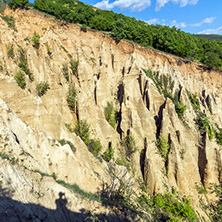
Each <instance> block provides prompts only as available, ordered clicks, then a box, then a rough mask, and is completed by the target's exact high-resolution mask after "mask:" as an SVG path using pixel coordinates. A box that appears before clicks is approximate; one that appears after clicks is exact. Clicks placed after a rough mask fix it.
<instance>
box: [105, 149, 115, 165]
mask: <svg viewBox="0 0 222 222" xmlns="http://www.w3.org/2000/svg"><path fill="white" fill-rule="evenodd" d="M113 157H114V148H112V147H111V146H109V147H108V149H107V150H106V151H105V152H104V154H103V159H104V160H105V161H106V162H109V161H110V160H111V159H113Z"/></svg>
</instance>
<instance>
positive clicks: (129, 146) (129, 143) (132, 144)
mask: <svg viewBox="0 0 222 222" xmlns="http://www.w3.org/2000/svg"><path fill="white" fill-rule="evenodd" d="M121 145H122V146H123V147H124V149H125V155H126V157H127V158H128V160H129V159H130V158H131V156H132V154H133V153H135V152H136V151H137V147H136V141H135V139H134V137H133V135H132V133H129V134H128V135H127V136H126V137H125V138H124V139H123V140H122V141H121Z"/></svg>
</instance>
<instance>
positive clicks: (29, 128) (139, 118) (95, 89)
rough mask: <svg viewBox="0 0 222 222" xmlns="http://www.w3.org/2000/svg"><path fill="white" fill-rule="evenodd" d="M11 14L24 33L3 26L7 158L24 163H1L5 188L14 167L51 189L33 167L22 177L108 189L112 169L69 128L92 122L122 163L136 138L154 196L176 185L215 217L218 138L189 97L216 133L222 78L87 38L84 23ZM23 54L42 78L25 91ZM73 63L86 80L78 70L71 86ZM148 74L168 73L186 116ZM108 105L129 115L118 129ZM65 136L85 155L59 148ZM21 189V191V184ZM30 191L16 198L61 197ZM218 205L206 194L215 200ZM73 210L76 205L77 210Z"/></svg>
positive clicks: (99, 37)
mask: <svg viewBox="0 0 222 222" xmlns="http://www.w3.org/2000/svg"><path fill="white" fill-rule="evenodd" d="M5 15H13V17H14V19H15V27H16V29H17V30H18V31H17V32H15V31H14V30H12V29H10V28H9V27H8V25H7V23H6V22H5V21H3V20H2V19H0V27H1V29H0V40H1V41H0V61H1V64H2V71H1V72H0V98H1V99H2V100H3V101H4V102H5V103H6V104H7V107H9V109H10V110H9V109H8V108H7V107H6V104H5V103H4V102H3V101H1V103H0V111H1V112H0V113H1V114H0V117H1V122H0V124H1V128H0V129H1V134H0V135H1V138H2V142H1V144H2V146H1V152H5V153H9V154H10V155H11V156H12V157H15V159H18V161H17V163H15V165H12V166H11V163H10V161H6V160H1V162H2V164H1V175H2V181H3V183H4V187H5V189H6V188H7V186H9V185H7V183H6V182H5V181H7V178H8V177H7V175H6V174H8V175H11V173H10V172H9V171H10V170H13V172H14V173H15V171H17V172H19V174H21V175H22V178H23V180H27V181H29V180H32V178H36V179H35V180H36V182H35V183H37V184H40V185H39V186H43V185H44V183H45V181H43V182H42V181H41V180H40V179H39V178H38V177H39V175H38V174H36V173H34V172H32V173H31V174H28V175H27V174H26V172H25V169H22V170H21V169H20V168H21V165H22V166H25V167H26V168H27V170H32V171H33V170H39V171H41V172H44V173H46V174H49V175H52V174H53V173H54V174H55V175H56V176H57V178H58V179H61V180H64V181H65V182H67V183H76V184H78V185H79V186H80V187H81V188H82V189H84V190H87V191H91V192H97V191H98V189H99V190H101V189H102V183H103V182H104V181H105V182H108V181H109V176H108V175H107V172H106V168H107V163H106V162H105V161H103V162H102V163H101V162H100V161H99V160H97V159H96V158H95V157H94V156H93V155H92V154H91V153H90V152H89V151H88V149H87V147H86V145H85V144H84V143H83V141H82V140H81V139H80V138H79V137H78V136H77V135H75V133H70V132H69V130H68V129H67V128H66V127H65V123H68V124H71V125H72V126H73V127H74V126H75V124H76V121H77V119H80V120H87V122H88V123H89V125H90V130H91V136H92V137H93V138H98V139H100V141H101V143H102V145H103V150H102V151H101V153H103V152H104V151H105V150H106V149H107V147H108V144H112V147H114V148H115V157H114V159H117V158H118V157H119V156H120V155H121V153H123V148H122V146H121V139H123V138H125V136H126V135H127V132H130V133H131V134H132V135H133V136H134V137H135V140H136V146H137V150H136V152H135V153H133V155H132V156H131V165H132V168H133V169H134V170H135V172H136V173H135V175H136V176H135V178H136V177H139V178H140V179H141V180H144V182H145V184H146V186H147V187H148V191H149V192H150V193H151V194H156V193H159V192H164V191H165V189H166V187H168V188H176V189H177V190H179V191H180V192H182V193H183V194H185V195H187V196H190V197H191V199H192V200H193V206H194V208H195V209H196V210H197V212H198V214H200V215H201V216H203V217H205V218H207V215H206V214H205V213H204V212H203V211H202V209H201V208H200V204H199V197H198V191H197V189H196V186H197V185H198V186H202V185H203V186H204V187H208V186H209V185H210V184H211V183H216V184H220V183H221V182H222V152H221V146H219V145H218V144H217V143H216V139H211V140H210V139H209V136H208V134H207V133H205V134H203V135H202V136H201V135H200V132H199V130H198V127H197V124H196V121H195V119H196V118H197V115H198V114H197V111H196V110H195V108H194V107H193V106H192V104H191V101H190V100H189V97H188V93H187V92H189V93H190V94H191V95H192V94H193V95H194V94H195V93H197V95H198V96H197V98H198V106H199V108H200V109H199V110H200V111H201V112H203V113H206V115H207V116H208V117H209V120H210V121H211V124H212V126H213V125H215V126H217V127H218V129H219V128H222V101H221V98H222V73H221V71H214V70H209V69H208V68H207V67H205V66H203V65H201V64H199V63H197V62H189V61H186V60H183V59H180V58H177V57H174V56H172V55H167V54H164V53H161V52H158V51H155V50H152V49H146V48H142V47H140V46H136V45H134V44H132V43H129V42H127V41H123V40H121V41H120V42H119V43H118V44H116V42H115V41H114V40H113V39H112V38H111V37H110V36H108V35H105V34H103V33H100V32H96V31H93V30H87V32H83V31H81V29H80V27H79V26H77V25H74V24H67V23H64V22H61V21H57V20H55V19H54V18H51V17H47V16H44V15H41V14H39V13H37V12H34V11H30V10H28V11H26V10H16V11H15V12H14V11H10V10H9V9H7V10H6V11H5ZM34 32H36V33H38V34H39V35H40V47H39V49H38V50H37V49H35V48H34V47H33V46H32V42H31V39H32V36H33V33H34ZM12 43H13V46H14V52H15V57H14V58H13V59H12V58H8V56H7V46H8V45H9V44H12ZM46 43H47V44H48V46H49V47H50V48H51V52H52V54H51V55H49V54H48V52H47V46H46ZM19 47H22V48H23V49H24V50H25V51H26V53H27V61H28V67H29V68H30V70H31V72H32V73H33V75H34V81H30V80H29V79H28V77H26V88H25V89H21V88H20V87H19V86H18V85H17V83H16V81H15V80H14V77H13V76H14V75H15V74H16V73H17V72H18V71H19V70H20V68H19V66H18V58H19V55H18V50H19ZM71 59H72V60H74V61H79V65H78V74H77V75H72V74H71V73H70V80H69V82H68V81H67V80H66V78H65V77H64V75H63V73H62V67H63V64H64V63H69V61H70V60H71ZM144 70H151V71H153V72H157V71H158V72H159V75H160V76H166V78H167V79H168V81H169V79H170V82H171V83H172V86H171V90H172V92H173V93H174V92H176V91H177V90H178V92H179V101H180V102H182V103H183V104H185V105H187V107H188V108H187V110H186V112H185V114H184V116H183V118H182V119H181V118H179V117H178V114H177V113H176V110H175V105H174V104H173V102H172V100H171V99H169V98H167V99H165V98H164V96H163V95H162V94H161V93H160V92H159V91H158V89H157V87H156V85H155V83H154V81H153V80H152V79H151V78H149V76H147V75H146V74H145V72H144ZM69 72H70V71H69ZM41 81H47V82H48V83H49V86H50V89H49V90H48V91H47V93H46V94H45V95H43V96H42V97H39V96H38V95H37V92H36V84H37V83H39V82H41ZM71 83H72V84H74V85H75V87H76V89H77V92H78V93H77V106H76V111H75V112H73V111H70V109H69V107H68V104H67V101H66V95H67V91H68V88H69V85H70V84H71ZM108 102H109V103H111V104H113V105H114V107H115V109H116V110H118V113H119V114H118V121H117V124H116V126H115V128H113V127H112V126H111V125H110V124H109V123H108V122H107V121H106V119H105V116H104V108H105V107H106V106H107V103H108ZM17 117H19V119H18V118H17ZM159 136H162V137H165V138H167V140H168V142H169V144H170V150H169V155H168V160H167V163H166V161H164V158H163V157H162V156H161V155H160V153H159V151H158V148H157V145H156V141H157V138H158V137H159ZM5 138H10V140H9V141H10V143H9V142H6V141H3V140H4V139H5ZM61 139H66V140H69V141H71V142H72V143H73V144H74V146H75V147H76V152H73V151H72V150H71V148H70V147H69V145H65V146H61V145H60V144H59V143H58V142H57V141H58V140H61ZM5 144H7V145H5ZM21 153H24V155H21ZM5 171H6V172H8V173H4V172H5ZM26 175H27V178H26ZM11 179H12V180H14V178H11ZM49 180H50V179H49ZM27 181H26V182H27ZM49 182H50V181H49ZM19 183H22V181H18V183H17V184H18V186H19ZM27 183H29V182H27ZM52 183H53V182H52ZM12 184H14V182H13V183H12ZM29 184H30V183H29ZM49 186H50V185H49ZM53 186H54V185H53ZM12 187H13V188H14V189H15V190H17V188H16V186H14V185H13V186H12ZM29 188H30V189H31V185H30V187H29ZM41 189H42V187H40V188H39V192H41ZM44 189H45V188H44ZM44 189H43V190H44ZM61 189H62V188H61ZM64 189H65V188H64ZM24 190H26V188H25V187H24ZM59 191H60V187H59V188H56V190H54V191H53V192H54V193H53V195H54V196H56V195H57V194H56V192H59ZM21 192H24V196H23V197H21V196H20V194H19V195H18V194H17V193H16V195H14V198H15V199H16V200H21V201H22V202H24V203H26V202H33V203H36V204H37V203H41V204H43V205H44V206H45V207H52V206H54V205H53V201H54V203H55V198H54V199H53V198H52V197H54V196H53V195H52V196H50V195H49V194H48V195H49V196H48V197H47V198H44V197H41V196H40V197H39V198H35V197H34V196H33V195H31V194H29V192H27V191H21ZM60 192H63V191H60ZM67 192H68V191H67ZM70 195H71V194H70ZM211 198H212V197H211V196H209V197H207V198H206V197H202V199H204V201H206V202H207V201H210V199H211ZM49 199H50V201H51V202H50V201H49ZM71 205H72V207H73V205H75V203H74V202H72V204H71ZM87 207H89V206H86V208H87ZM80 209H81V207H79V206H78V207H73V208H72V210H74V211H80ZM91 209H92V208H91ZM101 212H102V211H101Z"/></svg>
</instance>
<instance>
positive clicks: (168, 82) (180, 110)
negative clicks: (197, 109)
mask: <svg viewBox="0 0 222 222" xmlns="http://www.w3.org/2000/svg"><path fill="white" fill-rule="evenodd" d="M143 71H144V72H145V74H146V75H147V76H148V77H149V78H150V79H152V80H153V82H154V84H155V86H156V88H157V90H158V92H159V93H160V94H163V95H164V97H165V98H169V99H171V100H172V102H173V104H174V106H175V110H176V112H177V114H178V117H179V118H182V117H183V116H184V114H185V112H186V110H187V105H185V104H183V103H181V102H180V101H179V91H178V90H175V92H174V95H173V94H172V91H173V88H174V81H172V79H171V76H166V75H160V73H159V72H152V71H151V70H144V69H143Z"/></svg>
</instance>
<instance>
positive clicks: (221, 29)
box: [198, 26, 222, 35]
mask: <svg viewBox="0 0 222 222" xmlns="http://www.w3.org/2000/svg"><path fill="white" fill-rule="evenodd" d="M198 34H207V35H209V34H222V26H221V27H219V28H218V29H205V30H203V31H201V32H198Z"/></svg>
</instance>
